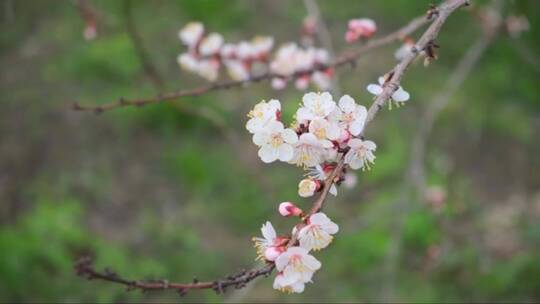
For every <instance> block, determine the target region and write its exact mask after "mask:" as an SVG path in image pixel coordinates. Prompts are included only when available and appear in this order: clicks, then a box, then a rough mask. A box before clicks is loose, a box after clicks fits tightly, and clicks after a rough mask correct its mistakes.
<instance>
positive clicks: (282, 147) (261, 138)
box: [253, 121, 298, 163]
mask: <svg viewBox="0 0 540 304" xmlns="http://www.w3.org/2000/svg"><path fill="white" fill-rule="evenodd" d="M297 141H298V135H296V132H294V131H293V130H292V129H285V128H284V127H283V124H282V123H281V122H279V121H270V122H269V123H268V124H267V125H266V127H265V128H264V129H263V130H262V131H260V132H257V133H255V134H254V135H253V143H254V144H256V145H257V146H260V147H261V148H260V149H259V157H260V158H261V160H262V161H263V162H265V163H271V162H273V161H275V160H277V159H279V160H281V161H284V162H287V161H290V160H291V159H292V158H293V156H294V148H293V145H294V144H295V143H296V142H297Z"/></svg>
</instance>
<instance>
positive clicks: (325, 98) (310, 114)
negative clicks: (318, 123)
mask: <svg viewBox="0 0 540 304" xmlns="http://www.w3.org/2000/svg"><path fill="white" fill-rule="evenodd" d="M302 102H303V106H302V107H301V108H299V109H298V111H296V120H298V122H305V121H307V120H313V119H315V118H325V117H326V116H328V114H330V113H331V112H332V111H333V110H334V109H335V107H336V103H335V102H334V100H333V99H332V95H330V93H328V92H324V93H314V92H310V93H307V94H305V95H304V97H302Z"/></svg>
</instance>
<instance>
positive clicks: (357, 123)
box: [349, 119, 364, 136]
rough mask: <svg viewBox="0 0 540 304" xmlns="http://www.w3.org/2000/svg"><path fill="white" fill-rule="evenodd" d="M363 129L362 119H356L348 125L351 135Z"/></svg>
mask: <svg viewBox="0 0 540 304" xmlns="http://www.w3.org/2000/svg"><path fill="white" fill-rule="evenodd" d="M363 130H364V120H360V119H356V120H354V121H353V122H352V123H351V125H350V126H349V132H351V134H352V135H354V136H356V135H358V134H360V133H362V131H363Z"/></svg>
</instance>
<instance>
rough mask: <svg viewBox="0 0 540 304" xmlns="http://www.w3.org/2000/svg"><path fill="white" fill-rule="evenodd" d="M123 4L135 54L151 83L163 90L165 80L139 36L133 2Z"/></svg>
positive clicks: (128, 0)
mask: <svg viewBox="0 0 540 304" xmlns="http://www.w3.org/2000/svg"><path fill="white" fill-rule="evenodd" d="M123 4H124V19H125V23H126V30H127V33H128V35H129V38H130V39H131V42H132V44H133V48H134V49H135V53H136V54H137V57H139V61H140V62H141V64H142V66H143V69H144V71H145V73H146V76H147V77H148V79H150V81H151V82H152V83H153V84H154V86H155V87H156V88H157V89H162V88H163V79H162V77H161V76H160V75H159V73H158V72H157V69H156V66H155V65H154V63H153V62H152V60H151V58H150V56H149V55H148V52H147V51H146V48H145V47H144V43H143V41H142V38H141V36H140V35H139V31H138V30H137V26H136V23H135V22H134V20H133V7H132V1H131V0H124V3H123Z"/></svg>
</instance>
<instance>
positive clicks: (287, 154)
mask: <svg viewBox="0 0 540 304" xmlns="http://www.w3.org/2000/svg"><path fill="white" fill-rule="evenodd" d="M293 156H294V149H293V147H292V146H291V145H288V144H282V145H281V146H280V147H279V160H280V161H283V162H288V161H290V160H291V159H292V158H293Z"/></svg>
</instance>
